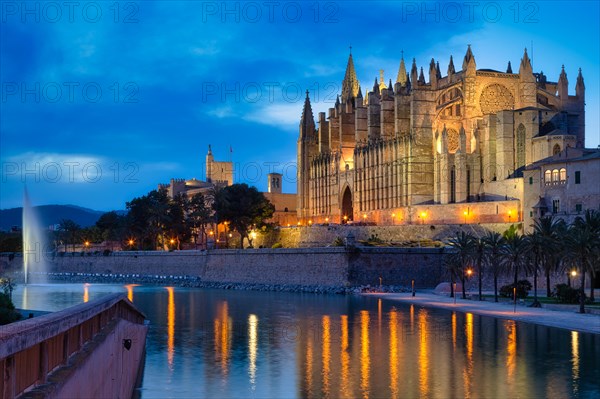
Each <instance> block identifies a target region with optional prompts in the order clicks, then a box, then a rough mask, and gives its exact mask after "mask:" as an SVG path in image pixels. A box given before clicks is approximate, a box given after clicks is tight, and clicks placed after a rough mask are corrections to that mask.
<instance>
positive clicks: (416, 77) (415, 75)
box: [410, 58, 419, 87]
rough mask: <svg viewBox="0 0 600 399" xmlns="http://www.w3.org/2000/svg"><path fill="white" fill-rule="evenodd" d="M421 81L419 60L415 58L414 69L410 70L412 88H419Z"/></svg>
mask: <svg viewBox="0 0 600 399" xmlns="http://www.w3.org/2000/svg"><path fill="white" fill-rule="evenodd" d="M418 80H419V71H418V70H417V60H416V59H414V58H413V62H412V67H411V68H410V84H411V86H412V87H417V81H418Z"/></svg>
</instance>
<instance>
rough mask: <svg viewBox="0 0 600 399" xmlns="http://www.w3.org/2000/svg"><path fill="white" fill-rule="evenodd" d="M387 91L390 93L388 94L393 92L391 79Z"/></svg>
mask: <svg viewBox="0 0 600 399" xmlns="http://www.w3.org/2000/svg"><path fill="white" fill-rule="evenodd" d="M387 89H388V90H389V91H390V93H393V92H394V86H393V85H392V79H391V78H390V84H389V85H388V88H387Z"/></svg>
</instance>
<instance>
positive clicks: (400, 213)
mask: <svg viewBox="0 0 600 399" xmlns="http://www.w3.org/2000/svg"><path fill="white" fill-rule="evenodd" d="M381 75H383V73H381ZM428 78H429V79H428V81H426V79H425V73H424V71H423V67H421V69H420V71H419V69H418V68H417V65H416V62H415V60H414V59H413V62H412V67H411V69H410V72H407V71H406V67H405V64H404V59H403V57H402V59H401V60H400V67H399V70H398V75H397V77H396V81H395V83H392V81H391V79H390V81H389V84H386V83H385V82H383V81H381V80H382V79H381V78H380V81H379V82H378V81H377V79H375V84H374V85H373V88H372V90H371V91H369V92H368V93H366V95H365V96H364V97H363V93H362V87H361V85H360V82H359V80H358V78H357V76H356V71H355V69H354V61H353V58H352V54H350V56H349V59H348V65H347V67H346V74H345V76H344V80H343V83H342V93H341V96H338V99H337V101H336V103H335V107H334V108H330V109H329V110H328V113H327V115H326V114H325V113H324V112H321V113H319V115H318V119H317V124H318V127H317V125H316V124H315V120H314V116H313V113H312V108H311V104H310V99H309V93H308V92H307V95H306V99H305V103H304V109H303V112H302V117H301V119H300V135H299V138H298V152H297V154H298V181H297V184H298V187H297V189H298V208H297V210H298V217H299V220H300V221H301V223H308V221H309V220H310V221H311V222H314V223H323V222H329V221H331V222H336V223H345V222H350V221H359V220H360V221H365V222H374V223H379V224H402V223H419V222H420V223H428V224H430V223H431V224H434V223H440V224H444V223H448V224H450V223H462V221H463V218H464V219H465V221H466V218H467V217H469V218H470V220H471V221H476V222H506V221H507V220H506V219H507V217H508V221H509V222H510V221H511V219H510V218H511V214H512V218H513V219H512V221H520V220H522V218H523V211H524V210H523V209H522V204H523V190H524V184H526V182H524V181H523V177H522V171H523V169H524V167H525V166H526V165H529V164H531V163H533V162H535V161H537V160H540V159H543V158H546V157H548V156H550V155H552V154H555V153H558V152H560V151H561V150H562V149H564V148H566V147H583V146H584V143H585V124H584V117H585V115H584V112H585V110H584V98H585V86H584V83H583V77H582V75H581V70H579V74H578V76H577V84H576V87H575V95H569V93H568V81H567V74H566V73H565V70H564V66H563V69H562V71H561V72H560V76H559V78H558V82H551V81H548V80H547V79H546V76H545V75H544V73H543V72H539V73H534V72H533V70H532V66H531V61H530V59H529V57H528V55H527V50H525V52H524V54H523V57H522V58H521V63H520V65H519V70H518V73H514V72H513V70H512V66H511V64H510V62H509V63H508V66H507V69H506V71H505V72H501V71H496V70H491V69H477V65H476V63H475V57H474V55H473V53H472V51H471V48H470V46H469V47H468V49H467V52H466V54H465V56H464V58H463V62H462V70H460V71H456V70H455V67H454V62H453V60H452V57H450V61H449V64H448V69H447V73H446V76H442V74H441V72H440V66H439V62H435V60H433V59H432V60H431V63H430V64H429V70H428Z"/></svg>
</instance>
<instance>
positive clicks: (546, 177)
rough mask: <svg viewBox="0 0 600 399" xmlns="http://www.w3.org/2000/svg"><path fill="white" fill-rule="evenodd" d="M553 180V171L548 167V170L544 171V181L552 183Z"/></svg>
mask: <svg viewBox="0 0 600 399" xmlns="http://www.w3.org/2000/svg"><path fill="white" fill-rule="evenodd" d="M551 181H552V172H550V169H548V170H547V171H546V173H544V182H545V183H546V184H550V182H551Z"/></svg>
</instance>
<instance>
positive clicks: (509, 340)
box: [14, 284, 600, 398]
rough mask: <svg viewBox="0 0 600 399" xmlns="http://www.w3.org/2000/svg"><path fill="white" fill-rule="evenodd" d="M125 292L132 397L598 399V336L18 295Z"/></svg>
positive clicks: (324, 308) (61, 304) (26, 303)
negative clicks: (116, 298)
mask: <svg viewBox="0 0 600 399" xmlns="http://www.w3.org/2000/svg"><path fill="white" fill-rule="evenodd" d="M112 292H124V293H127V294H128V296H129V298H130V299H132V300H133V302H134V303H135V304H136V306H138V307H139V308H140V309H141V310H142V311H144V312H145V314H146V316H147V317H148V319H149V320H150V330H149V333H148V339H147V356H146V363H145V369H144V378H143V383H142V387H141V388H140V393H141V396H142V397H143V398H165V397H167V398H169V397H206V398H222V397H240V398H245V397H255V398H265V397H273V398H284V397H289V398H297V397H302V398H304V397H331V398H345V397H347V398H382V397H386V398H387V397H391V398H411V397H438V398H450V397H474V398H475V397H477V398H494V397H505V398H507V397H510V398H513V397H525V398H534V397H556V398H568V397H582V398H600V382H599V381H600V336H598V335H593V334H585V333H579V332H575V331H568V330H563V329H556V328H549V327H543V326H536V325H531V324H527V323H520V322H513V321H508V320H500V319H494V318H490V317H486V316H478V315H473V314H470V313H466V314H465V313H459V312H451V311H448V310H443V309H429V308H424V307H420V306H411V305H406V304H398V303H395V302H393V301H387V300H382V299H378V298H372V297H355V296H333V295H315V294H293V293H274V292H252V291H224V290H201V289H184V288H177V287H175V288H172V287H142V286H133V285H128V286H122V285H100V284H94V285H89V284H86V285H84V284H61V285H30V286H27V287H23V286H19V287H18V289H17V291H16V292H15V294H14V300H15V305H16V306H17V307H23V308H29V309H35V310H50V311H54V310H60V309H63V308H65V307H68V306H71V305H74V304H77V303H81V302H84V301H88V300H92V299H95V298H98V297H100V296H101V295H105V294H108V293H112Z"/></svg>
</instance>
